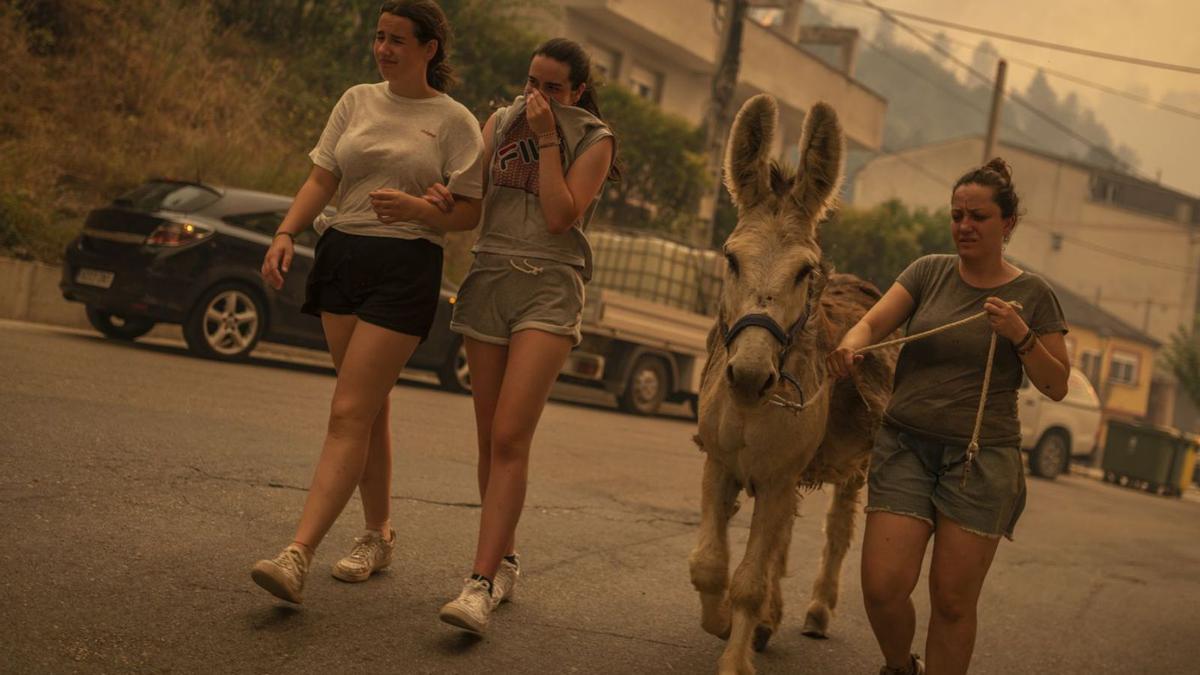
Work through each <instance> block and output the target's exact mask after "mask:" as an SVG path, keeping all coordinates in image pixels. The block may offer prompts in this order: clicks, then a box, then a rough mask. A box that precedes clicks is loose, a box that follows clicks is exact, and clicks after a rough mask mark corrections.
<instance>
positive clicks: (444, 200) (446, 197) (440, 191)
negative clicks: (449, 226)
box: [421, 183, 454, 213]
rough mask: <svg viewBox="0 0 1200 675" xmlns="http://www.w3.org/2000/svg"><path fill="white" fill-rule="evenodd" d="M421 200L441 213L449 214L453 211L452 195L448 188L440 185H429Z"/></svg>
mask: <svg viewBox="0 0 1200 675" xmlns="http://www.w3.org/2000/svg"><path fill="white" fill-rule="evenodd" d="M421 199H424V200H425V201H427V202H429V203H430V204H433V205H434V206H436V207H437V208H438V210H439V211H441V212H442V213H450V212H451V211H453V210H454V194H453V193H451V192H450V188H447V187H446V186H445V185H442V184H441V183H434V184H433V185H430V186H429V189H428V190H426V191H425V194H424V195H423V196H422V197H421Z"/></svg>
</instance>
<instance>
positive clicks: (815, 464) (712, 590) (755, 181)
mask: <svg viewBox="0 0 1200 675" xmlns="http://www.w3.org/2000/svg"><path fill="white" fill-rule="evenodd" d="M776 117H777V111H776V106H775V101H774V99H772V98H771V97H769V96H766V95H759V96H756V97H754V98H752V99H750V100H749V101H747V102H746V104H745V105H743V106H742V109H741V110H740V111H739V112H738V115H737V119H736V120H735V121H734V125H733V130H732V132H731V134H730V139H729V144H728V147H727V149H726V153H725V185H726V188H727V189H728V190H729V193H730V195H731V196H732V198H733V201H734V203H735V204H736V205H737V209H738V224H737V227H736V228H735V229H734V231H733V233H732V234H731V235H730V236H729V239H728V240H727V241H726V242H725V256H726V258H727V260H728V268H727V270H726V271H725V284H724V289H723V290H722V295H721V303H720V310H719V312H718V319H717V323H716V325H715V326H714V327H713V330H712V331H711V332H710V333H709V336H708V360H707V362H706V364H705V367H704V372H703V376H702V382H701V389H700V402H699V433H698V434H697V436H696V442H697V443H698V444H699V445H700V449H701V450H702V451H703V452H704V453H705V454H706V455H707V457H706V459H705V462H704V474H703V478H702V481H701V491H702V492H701V511H702V513H701V524H700V538H699V543H698V544H697V546H696V548H695V549H694V551H693V552H692V555H691V559H690V567H691V578H692V585H694V586H695V588H696V590H697V591H699V593H700V603H701V610H702V618H701V626H703V628H704V630H706V631H708V632H709V633H712V634H713V635H716V636H718V637H721V638H725V639H728V641H729V642H728V645H727V646H726V649H725V652H724V654H722V656H721V658H720V661H719V664H718V669H719V671H720V672H721V673H738V674H746V673H753V672H754V664H753V660H752V654H751V652H750V648H751V646H752V645H753V648H754V649H755V650H756V651H762V650H763V649H765V648H766V645H767V641H768V640H769V639H770V638H771V635H772V634H773V633H775V631H776V630H778V627H779V622H780V618H781V617H782V615H783V598H782V596H781V594H780V585H779V582H780V578H781V577H782V576H783V575H784V574H785V570H786V567H787V555H788V547H789V545H790V543H791V536H792V521H793V519H794V517H795V513H796V508H797V506H798V504H799V499H800V498H801V497H802V494H800V493H801V491H802V490H805V489H815V488H817V487H819V486H821V485H822V484H824V483H830V484H832V485H833V486H834V495H833V501H832V503H831V504H830V507H829V512H828V514H827V515H826V520H825V547H824V551H823V553H822V559H821V566H820V571H819V572H818V574H817V579H816V582H815V583H814V584H813V591H812V600H811V603H810V604H809V607H808V612H807V616H806V617H805V621H804V629H803V633H804V634H805V635H807V636H810V637H825V636H826V633H827V631H828V628H829V622H830V619H831V618H832V614H833V610H834V608H835V607H836V606H837V601H838V591H839V583H840V581H839V576H840V573H841V567H842V560H843V558H844V557H845V555H846V550H847V549H848V548H849V546H850V538H851V536H852V535H853V531H854V519H855V513H856V511H857V505H858V494H859V492H860V491H861V489H862V486H863V484H864V482H865V481H866V470H867V464H868V461H869V453H870V448H871V444H872V441H873V439H874V436H875V432H876V431H877V429H878V428H879V425H880V422H881V420H882V416H883V409H884V407H885V406H886V404H887V401H888V399H889V398H890V397H891V387H892V375H893V373H894V371H895V365H896V350H895V349H894V348H893V349H886V350H880V351H875V352H871V353H868V354H867V355H866V356H865V357H864V360H863V362H862V363H861V364H859V368H858V371H857V374H856V376H855V378H854V379H853V380H849V379H848V380H842V381H838V382H835V381H833V380H832V379H830V378H829V376H828V375H827V372H826V366H825V356H826V354H828V353H829V352H830V351H832V350H833V349H834V348H835V347H836V345H837V344H838V342H839V341H840V340H841V338H842V336H843V335H844V334H845V332H846V331H847V330H849V329H850V327H851V326H853V325H854V324H855V323H856V322H857V321H858V320H859V319H860V318H862V316H863V314H865V313H866V311H867V309H869V308H870V306H871V305H872V304H874V303H875V302H876V301H877V300H878V299H879V297H880V293H879V291H878V290H877V289H876V288H875V287H874V286H872V285H871V284H869V283H867V282H865V281H862V280H860V279H858V278H856V277H853V276H851V275H845V274H833V273H832V271H831V270H830V268H829V267H828V266H827V265H826V264H825V263H824V262H823V261H822V256H821V248H820V246H819V244H818V242H817V230H818V225H819V223H820V222H821V221H822V219H823V218H824V217H825V215H826V213H827V212H828V210H829V209H830V208H831V206H832V204H833V202H834V201H835V199H836V195H837V192H838V188H839V186H840V183H841V174H842V155H843V151H844V140H843V136H842V130H841V126H840V125H839V123H838V119H837V115H836V113H835V112H834V111H833V109H832V108H831V107H829V106H828V105H826V104H824V103H818V104H816V105H815V106H813V108H812V110H811V111H810V112H809V114H808V116H807V119H806V120H805V125H804V132H803V135H802V138H801V141H800V152H801V155H800V169H799V170H798V172H797V173H792V172H790V171H788V170H786V169H783V168H781V167H779V166H778V165H777V164H775V163H774V162H770V161H768V155H769V153H770V149H771V142H772V137H773V136H774V132H775V124H776ZM731 319H732V324H731ZM742 490H745V491H746V493H747V495H748V496H750V497H752V498H753V499H754V513H753V516H752V518H751V523H750V539H749V541H748V543H747V544H746V552H745V555H744V557H743V559H742V562H741V564H740V565H738V567H737V570H736V571H735V572H734V574H733V578H732V583H731V581H730V577H729V541H728V524H729V519H730V518H731V517H732V516H733V514H734V513H735V512H736V510H737V506H738V496H739V494H740V493H741V491H742Z"/></svg>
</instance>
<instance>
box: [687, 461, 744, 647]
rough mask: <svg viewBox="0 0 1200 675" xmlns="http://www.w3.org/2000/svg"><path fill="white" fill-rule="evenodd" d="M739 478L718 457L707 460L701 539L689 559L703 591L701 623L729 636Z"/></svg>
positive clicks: (702, 486)
mask: <svg viewBox="0 0 1200 675" xmlns="http://www.w3.org/2000/svg"><path fill="white" fill-rule="evenodd" d="M739 492H741V488H740V487H739V486H738V484H737V481H735V480H734V479H733V477H732V476H730V475H729V474H728V473H727V472H726V471H725V469H724V467H722V466H721V465H720V464H719V463H718V462H717V461H716V460H714V459H713V458H711V457H708V458H706V459H705V460H704V477H703V478H702V479H701V484H700V514H701V515H700V541H699V542H698V543H697V544H696V548H695V549H694V550H693V551H692V555H691V558H690V560H689V563H690V567H691V575H692V586H695V587H696V590H697V591H699V592H700V611H701V615H700V625H701V627H703V628H704V630H705V631H707V632H709V633H711V634H713V635H715V636H717V637H719V638H721V639H725V638H728V637H729V626H730V610H729V597H728V595H727V594H726V591H727V590H728V588H729V536H728V535H729V519H730V518H731V517H732V516H733V514H734V512H735V511H737V497H738V493H739Z"/></svg>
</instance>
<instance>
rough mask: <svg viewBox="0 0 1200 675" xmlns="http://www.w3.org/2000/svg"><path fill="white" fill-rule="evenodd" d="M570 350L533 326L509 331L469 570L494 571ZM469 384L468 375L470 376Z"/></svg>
mask: <svg viewBox="0 0 1200 675" xmlns="http://www.w3.org/2000/svg"><path fill="white" fill-rule="evenodd" d="M570 351H571V339H570V338H568V337H565V336H562V335H554V334H551V333H546V332H543V331H539V330H523V331H518V332H516V333H513V335H512V338H511V341H510V343H509V345H508V361H507V363H506V365H505V370H504V381H503V383H502V384H501V386H500V397H499V400H498V401H497V403H496V412H495V415H494V416H493V418H492V428H491V429H492V438H491V441H492V453H491V457H490V464H489V470H488V482H487V489H486V490H485V492H484V495H483V513H482V514H481V516H480V519H479V544H478V547H477V548H476V551H475V565H474V572H475V573H476V574H481V575H483V576H485V577H488V578H489V579H490V578H493V577H495V576H496V569H497V568H499V567H500V559H501V558H502V557H504V555H505V554H506V553H507V552H508V551H509V550H510V548H511V546H512V542H513V538H514V536H515V533H516V530H517V522H518V521H519V520H520V519H521V510H522V509H523V508H524V507H525V488H526V483H527V479H528V473H529V448H530V446H531V445H532V443H533V432H534V430H535V429H536V428H537V423H538V420H539V419H540V418H541V416H542V410H543V409H544V408H545V407H546V399H548V398H549V397H550V388H551V387H552V386H553V385H554V381H555V380H556V379H557V378H558V372H559V371H560V370H561V369H562V365H563V363H564V362H565V361H566V359H567V353H568V352H570ZM472 383H474V380H472Z"/></svg>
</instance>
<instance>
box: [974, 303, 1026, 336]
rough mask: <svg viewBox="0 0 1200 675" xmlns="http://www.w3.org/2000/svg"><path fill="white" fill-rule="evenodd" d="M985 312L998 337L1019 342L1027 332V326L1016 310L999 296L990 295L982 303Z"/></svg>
mask: <svg viewBox="0 0 1200 675" xmlns="http://www.w3.org/2000/svg"><path fill="white" fill-rule="evenodd" d="M983 309H984V311H986V312H987V314H988V316H987V319H988V323H989V324H991V326H992V330H993V331H995V332H996V334H997V335H999V336H1000V337H1004V338H1008V340H1009V341H1010V342H1020V341H1021V340H1023V339H1024V338H1025V335H1026V334H1027V333H1029V326H1027V325H1026V324H1025V320H1024V319H1022V318H1021V315H1020V314H1018V313H1017V310H1016V309H1015V308H1014V307H1013V306H1012V305H1011V304H1009V303H1007V302H1005V301H1004V300H1001V299H1000V298H996V297H991V298H988V299H987V301H986V302H984V303H983Z"/></svg>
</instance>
